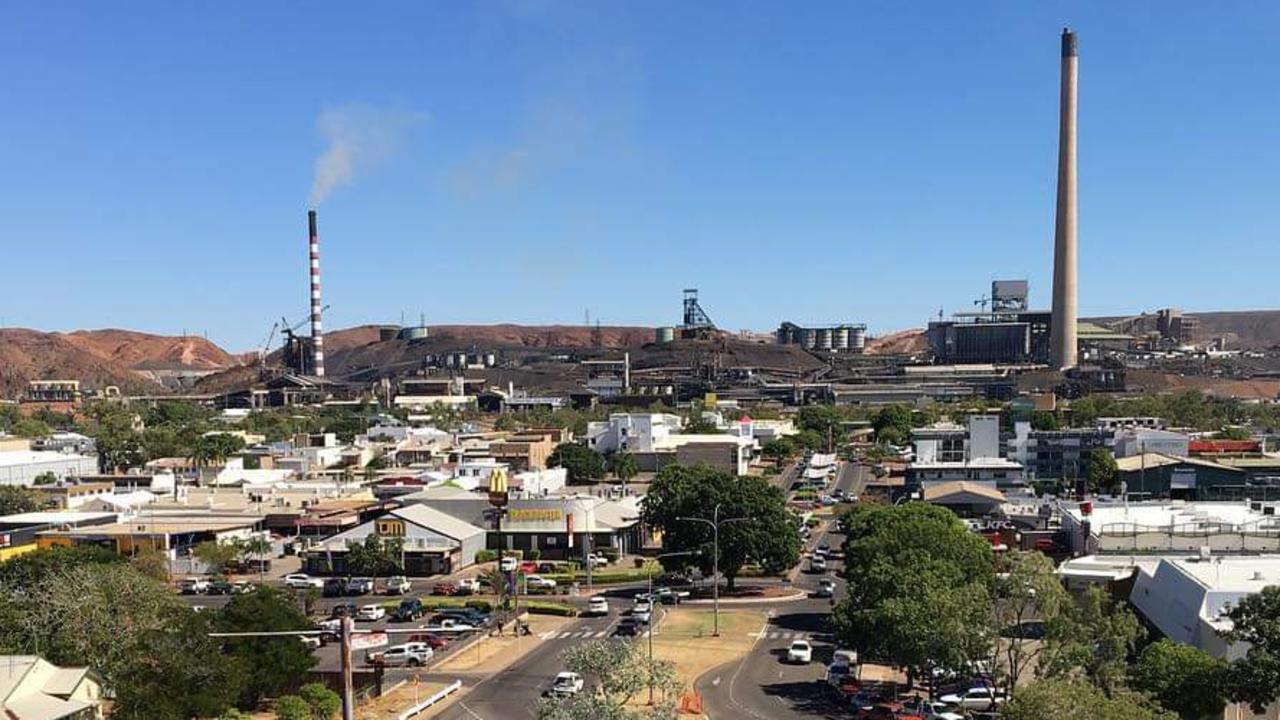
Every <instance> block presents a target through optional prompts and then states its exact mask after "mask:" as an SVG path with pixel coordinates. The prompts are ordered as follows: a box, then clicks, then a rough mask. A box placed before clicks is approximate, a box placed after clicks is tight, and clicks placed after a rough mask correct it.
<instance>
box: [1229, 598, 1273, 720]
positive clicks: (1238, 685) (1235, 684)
mask: <svg viewBox="0 0 1280 720" xmlns="http://www.w3.org/2000/svg"><path fill="white" fill-rule="evenodd" d="M1229 617H1230V618H1231V623H1232V627H1231V630H1230V631H1228V632H1226V633H1223V637H1224V638H1225V639H1226V640H1228V641H1230V642H1233V643H1248V644H1249V649H1248V650H1247V651H1246V652H1245V655H1244V657H1243V658H1240V659H1238V660H1235V661H1233V662H1232V663H1231V699H1232V700H1235V701H1237V702H1247V703H1249V704H1250V705H1251V706H1252V707H1253V709H1254V712H1258V713H1261V712H1262V711H1263V708H1265V707H1266V706H1268V705H1270V704H1271V703H1273V702H1275V701H1276V700H1277V699H1280V585H1269V586H1267V587H1265V588H1263V589H1262V592H1259V593H1255V594H1253V595H1246V596H1245V597H1243V598H1241V599H1240V601H1239V602H1237V603H1236V604H1235V606H1234V607H1232V608H1231V610H1230V612H1229Z"/></svg>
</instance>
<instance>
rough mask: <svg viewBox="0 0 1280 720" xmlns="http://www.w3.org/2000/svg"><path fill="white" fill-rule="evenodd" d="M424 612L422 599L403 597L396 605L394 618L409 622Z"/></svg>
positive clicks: (425, 611)
mask: <svg viewBox="0 0 1280 720" xmlns="http://www.w3.org/2000/svg"><path fill="white" fill-rule="evenodd" d="M425 614H427V609H426V608H424V607H423V606H422V600H419V599H418V598H416V597H415V598H405V599H403V600H401V601H400V604H399V605H398V606H397V607H396V613H395V619H396V620H398V621H399V622H409V621H411V620H417V619H418V618H420V617H422V616H423V615H425Z"/></svg>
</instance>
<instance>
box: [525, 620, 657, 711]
mask: <svg viewBox="0 0 1280 720" xmlns="http://www.w3.org/2000/svg"><path fill="white" fill-rule="evenodd" d="M560 662H561V664H562V665H564V667H565V668H566V669H567V670H568V671H570V672H575V673H578V674H579V675H582V676H583V677H584V678H592V679H594V682H595V686H594V687H593V688H592V689H591V691H590V692H582V693H578V695H577V696H572V697H569V698H562V699H558V698H553V699H548V700H543V701H542V702H540V703H539V704H538V707H537V710H536V715H537V717H538V719H539V720H599V719H601V718H603V719H605V720H641V719H647V718H655V719H656V718H669V717H674V716H675V705H674V700H675V693H676V692H677V691H678V690H679V688H680V680H679V678H678V677H677V676H676V671H675V666H674V665H673V664H671V663H670V662H669V661H666V660H661V659H654V660H653V661H652V662H650V661H649V657H648V655H647V654H645V653H644V652H643V650H642V649H641V647H640V646H639V645H638V644H636V643H631V642H627V641H625V640H622V639H619V638H606V639H603V640H588V641H587V642H584V643H580V644H578V645H574V646H571V647H570V648H569V649H568V650H565V651H564V652H563V653H561V654H560ZM650 683H652V685H653V688H654V691H655V699H656V700H658V702H657V703H655V707H654V708H652V709H647V710H630V709H629V708H628V707H627V704H628V703H629V702H630V701H631V699H632V698H635V697H637V696H638V695H639V694H640V693H641V692H642V691H646V690H647V689H648V687H649V685H650Z"/></svg>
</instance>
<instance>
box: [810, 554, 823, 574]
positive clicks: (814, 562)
mask: <svg viewBox="0 0 1280 720" xmlns="http://www.w3.org/2000/svg"><path fill="white" fill-rule="evenodd" d="M809 570H811V571H813V572H826V571H827V559H826V558H824V557H822V556H821V555H814V556H813V557H812V558H809Z"/></svg>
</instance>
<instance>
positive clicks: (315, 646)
mask: <svg viewBox="0 0 1280 720" xmlns="http://www.w3.org/2000/svg"><path fill="white" fill-rule="evenodd" d="M298 640H300V641H302V646H303V647H305V648H307V649H308V650H319V649H320V646H321V645H323V644H324V642H322V641H321V640H320V638H319V637H317V636H315V635H300V636H298Z"/></svg>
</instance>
